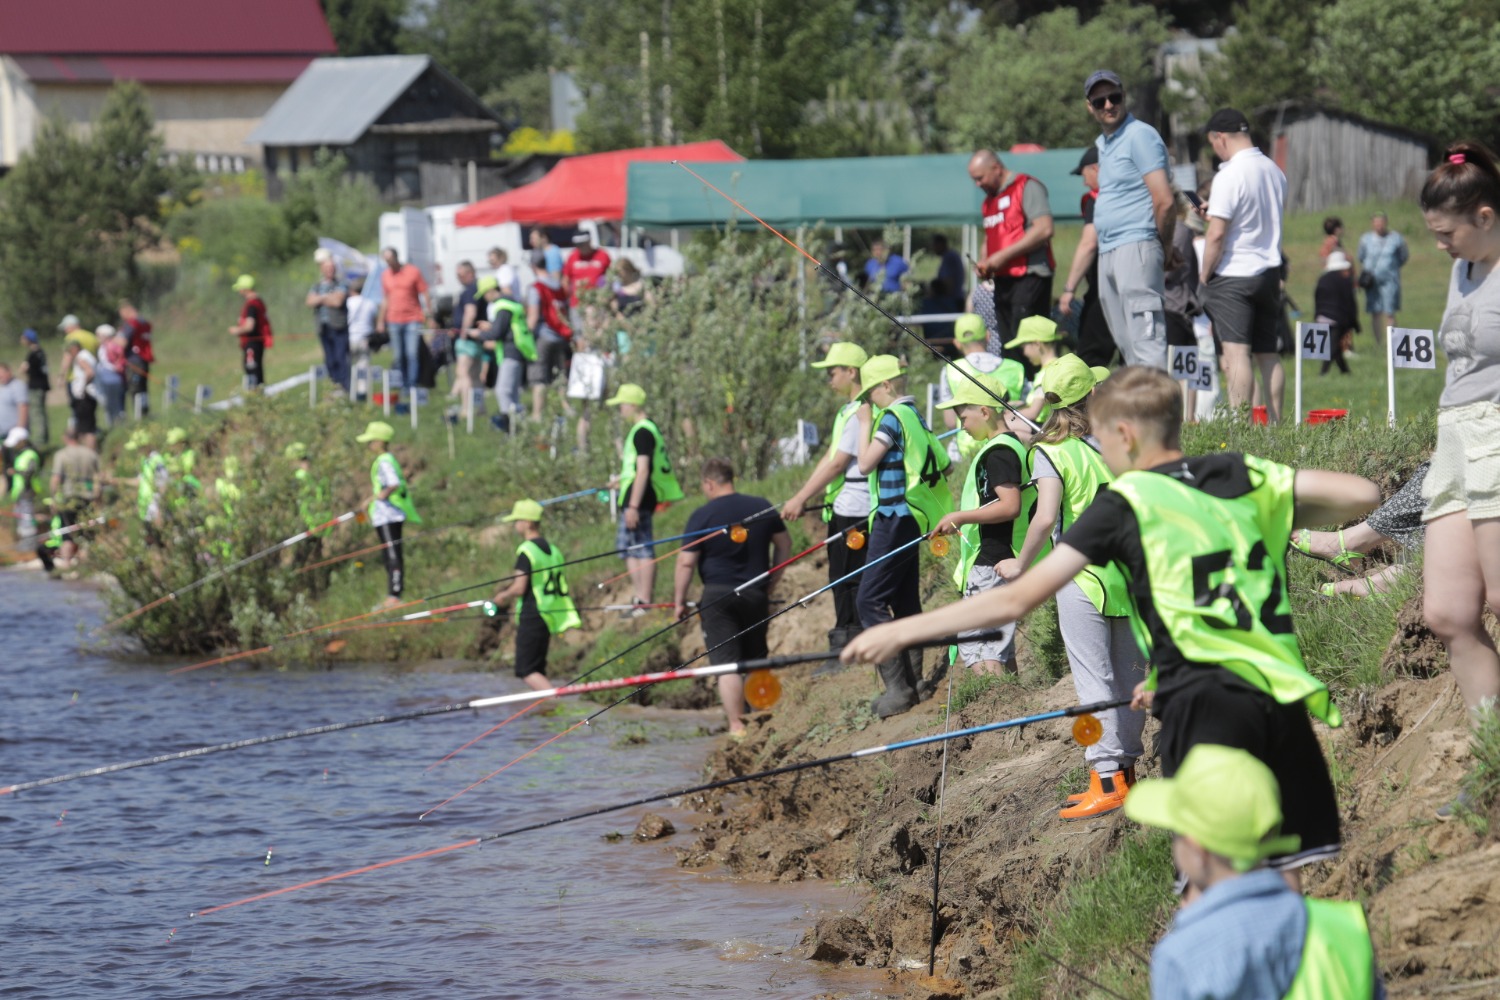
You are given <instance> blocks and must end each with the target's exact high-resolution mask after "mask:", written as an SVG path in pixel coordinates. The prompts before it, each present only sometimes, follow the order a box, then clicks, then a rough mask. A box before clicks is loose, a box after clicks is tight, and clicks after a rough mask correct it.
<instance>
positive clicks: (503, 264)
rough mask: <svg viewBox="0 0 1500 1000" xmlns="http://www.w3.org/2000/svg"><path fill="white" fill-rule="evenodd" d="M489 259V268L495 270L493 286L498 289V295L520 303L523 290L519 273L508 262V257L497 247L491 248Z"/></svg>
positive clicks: (514, 266)
mask: <svg viewBox="0 0 1500 1000" xmlns="http://www.w3.org/2000/svg"><path fill="white" fill-rule="evenodd" d="M489 259H490V267H492V268H494V269H495V284H496V285H498V286H499V287H500V294H501V295H504V296H505V297H506V298H508V299H515V300H516V301H517V302H520V301H521V293H522V292H523V291H524V290H525V289H523V288H522V287H521V272H520V271H519V270H518V269H517V268H516V265H514V264H512V263H511V262H510V255H509V254H507V253H506V252H505V251H504V250H501V249H500V248H499V247H491V248H490V253H489Z"/></svg>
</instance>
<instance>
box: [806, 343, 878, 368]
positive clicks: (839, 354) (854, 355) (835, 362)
mask: <svg viewBox="0 0 1500 1000" xmlns="http://www.w3.org/2000/svg"><path fill="white" fill-rule="evenodd" d="M869 360H870V355H868V354H867V353H865V349H864V348H863V347H860V346H859V345H858V344H851V343H849V341H847V340H840V341H838V342H837V343H834V344H830V345H829V347H828V356H827V357H825V358H824V359H823V360H822V361H814V362H813V363H812V367H814V368H859V367H862V366H863V365H864V363H865V362H866V361H869Z"/></svg>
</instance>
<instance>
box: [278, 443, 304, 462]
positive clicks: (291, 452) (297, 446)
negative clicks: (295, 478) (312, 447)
mask: <svg viewBox="0 0 1500 1000" xmlns="http://www.w3.org/2000/svg"><path fill="white" fill-rule="evenodd" d="M281 454H282V455H284V456H285V457H286V458H288V459H290V460H291V461H293V462H299V461H301V460H302V459H304V458H306V457H307V445H305V444H303V443H302V442H301V441H293V442H292V443H291V444H289V445H287V446H286V447H285V448H284V449H282V452H281Z"/></svg>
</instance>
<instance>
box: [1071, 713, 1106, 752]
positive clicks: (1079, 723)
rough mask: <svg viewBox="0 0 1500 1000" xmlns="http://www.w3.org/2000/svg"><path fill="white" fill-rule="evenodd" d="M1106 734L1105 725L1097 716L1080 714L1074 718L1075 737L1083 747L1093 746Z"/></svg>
mask: <svg viewBox="0 0 1500 1000" xmlns="http://www.w3.org/2000/svg"><path fill="white" fill-rule="evenodd" d="M1103 736H1104V726H1103V724H1102V723H1100V721H1099V719H1098V717H1097V716H1093V715H1080V716H1079V717H1078V718H1076V719H1074V720H1073V739H1074V740H1075V741H1076V742H1077V743H1078V745H1079V746H1081V747H1091V746H1093V745H1094V744H1095V743H1098V742H1099V740H1100V739H1101V738H1102V737H1103Z"/></svg>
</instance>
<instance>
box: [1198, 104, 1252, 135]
mask: <svg viewBox="0 0 1500 1000" xmlns="http://www.w3.org/2000/svg"><path fill="white" fill-rule="evenodd" d="M1203 131H1205V132H1248V131H1250V119H1248V118H1246V117H1245V116H1244V115H1242V114H1240V113H1239V112H1238V111H1236V110H1234V109H1233V108H1220V109H1219V110H1218V111H1215V112H1214V114H1213V117H1212V118H1210V119H1209V120H1208V124H1207V125H1205V126H1203Z"/></svg>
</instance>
